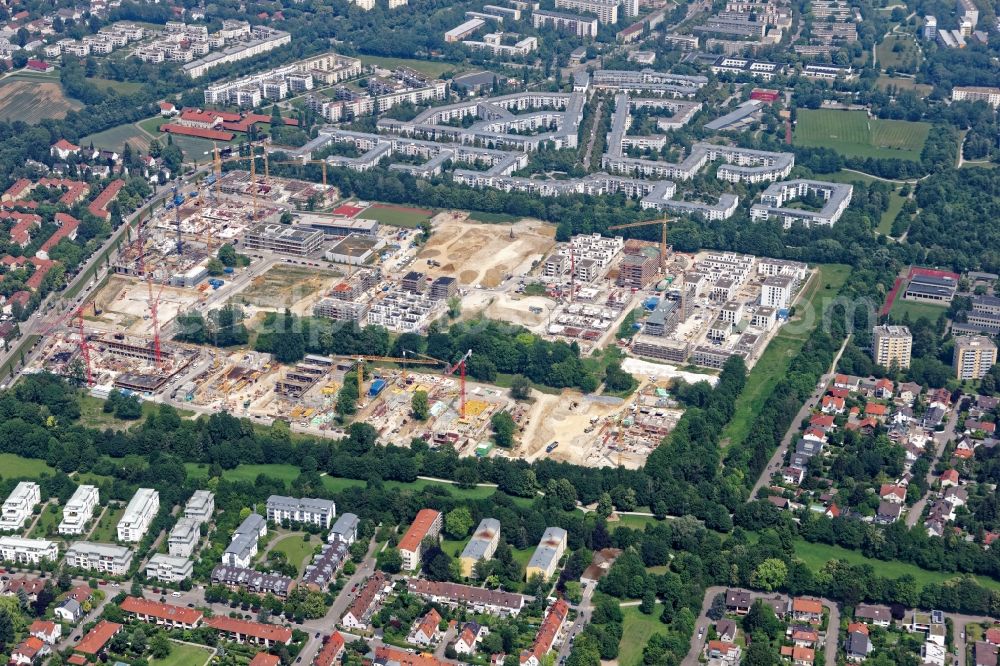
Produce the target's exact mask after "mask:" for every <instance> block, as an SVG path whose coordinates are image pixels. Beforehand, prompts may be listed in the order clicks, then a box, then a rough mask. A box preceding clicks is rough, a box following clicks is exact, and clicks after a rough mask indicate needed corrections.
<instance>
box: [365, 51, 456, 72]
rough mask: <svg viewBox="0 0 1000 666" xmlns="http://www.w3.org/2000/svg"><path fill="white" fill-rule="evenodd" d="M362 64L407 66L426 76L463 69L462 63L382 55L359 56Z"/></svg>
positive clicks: (387, 66) (387, 67) (389, 66)
mask: <svg viewBox="0 0 1000 666" xmlns="http://www.w3.org/2000/svg"><path fill="white" fill-rule="evenodd" d="M361 64H362V65H376V66H378V67H384V68H386V69H394V68H396V67H409V68H411V69H415V70H417V71H418V72H423V73H424V74H426V75H427V76H434V77H440V76H441V75H442V74H444V73H445V72H452V73H455V74H457V73H459V72H461V71H463V70H464V69H465V67H464V66H463V65H460V64H455V63H451V62H441V61H431V60H417V59H415V58H387V57H384V56H368V55H363V56H361Z"/></svg>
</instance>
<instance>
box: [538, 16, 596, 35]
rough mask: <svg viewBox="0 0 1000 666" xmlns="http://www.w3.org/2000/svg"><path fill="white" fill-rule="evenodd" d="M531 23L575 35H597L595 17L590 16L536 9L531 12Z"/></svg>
mask: <svg viewBox="0 0 1000 666" xmlns="http://www.w3.org/2000/svg"><path fill="white" fill-rule="evenodd" d="M531 24H532V25H533V26H534V27H535V28H541V27H544V26H552V27H554V28H555V29H556V30H565V31H566V32H571V33H573V34H575V35H576V36H577V37H597V19H596V18H594V17H592V16H581V15H579V14H567V13H565V12H553V11H549V10H546V9H536V10H534V11H533V12H531Z"/></svg>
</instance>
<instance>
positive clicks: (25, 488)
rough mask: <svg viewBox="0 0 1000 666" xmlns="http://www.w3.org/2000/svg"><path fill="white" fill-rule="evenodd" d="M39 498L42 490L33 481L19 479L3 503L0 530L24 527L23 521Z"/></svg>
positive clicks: (8, 530) (29, 514)
mask: <svg viewBox="0 0 1000 666" xmlns="http://www.w3.org/2000/svg"><path fill="white" fill-rule="evenodd" d="M41 499H42V490H41V488H40V487H39V485H38V484H37V483H34V482H33V481H21V482H20V483H18V484H17V485H16V486H14V490H12V491H11V493H10V495H8V496H7V499H6V500H5V501H4V503H3V509H2V513H0V531H5V532H12V531H14V530H19V529H21V528H22V527H24V523H25V522H27V520H28V518H29V517H30V516H31V512H32V511H33V510H34V508H35V505H36V504H38V503H39V502H40V501H41Z"/></svg>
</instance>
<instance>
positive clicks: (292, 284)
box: [236, 264, 341, 315]
mask: <svg viewBox="0 0 1000 666" xmlns="http://www.w3.org/2000/svg"><path fill="white" fill-rule="evenodd" d="M340 277H341V274H340V273H339V272H336V271H321V270H317V269H313V268H298V267H293V266H285V265H281V264H279V265H277V266H274V267H273V268H271V269H270V270H269V271H267V272H266V273H264V274H263V275H261V276H258V277H256V278H254V280H253V282H252V283H251V284H250V286H249V287H247V288H246V289H244V290H243V292H242V293H240V295H239V297H237V299H236V300H237V301H239V302H241V303H245V304H247V305H251V306H256V307H257V308H260V309H263V310H274V309H283V308H288V309H290V310H291V311H292V312H293V313H294V314H298V315H303V314H308V313H309V312H311V311H312V306H313V305H314V304H315V303H316V301H318V300H319V299H320V298H321V297H322V296H323V294H325V293H326V292H327V291H329V290H330V288H331V287H333V285H334V284H336V282H337V280H338V279H339V278H340Z"/></svg>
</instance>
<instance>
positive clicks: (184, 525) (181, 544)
mask: <svg viewBox="0 0 1000 666" xmlns="http://www.w3.org/2000/svg"><path fill="white" fill-rule="evenodd" d="M199 539H201V523H199V522H198V521H197V520H195V519H194V518H181V519H180V520H178V521H177V524H176V525H174V528H173V529H172V530H170V536H168V537H167V550H168V551H169V552H170V554H171V555H176V556H177V557H190V556H191V553H193V552H194V549H195V547H196V546H197V545H198V540H199Z"/></svg>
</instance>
